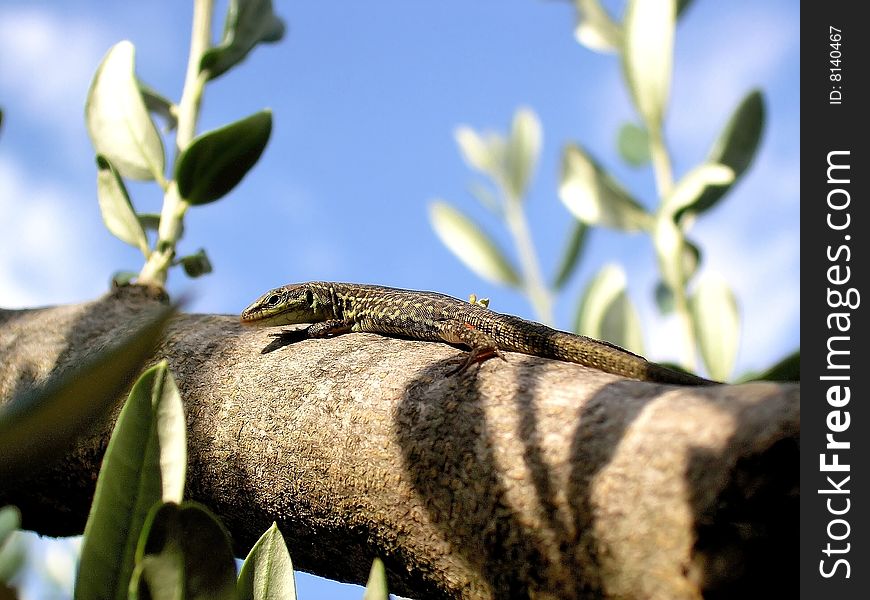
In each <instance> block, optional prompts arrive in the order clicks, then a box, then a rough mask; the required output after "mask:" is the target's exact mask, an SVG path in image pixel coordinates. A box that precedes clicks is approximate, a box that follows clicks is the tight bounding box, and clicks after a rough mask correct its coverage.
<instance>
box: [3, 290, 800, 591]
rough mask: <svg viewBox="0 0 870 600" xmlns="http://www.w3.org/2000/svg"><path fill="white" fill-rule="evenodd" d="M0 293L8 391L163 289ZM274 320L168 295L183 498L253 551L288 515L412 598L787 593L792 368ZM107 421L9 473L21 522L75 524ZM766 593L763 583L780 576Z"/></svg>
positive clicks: (71, 529) (792, 550)
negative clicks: (673, 367)
mask: <svg viewBox="0 0 870 600" xmlns="http://www.w3.org/2000/svg"><path fill="white" fill-rule="evenodd" d="M153 303H154V300H150V299H148V298H145V297H143V296H142V294H141V291H139V290H138V289H137V288H135V287H133V288H122V289H121V290H118V291H117V292H116V293H115V294H114V295H112V296H109V297H106V298H104V299H102V300H100V301H98V302H94V303H89V304H84V305H77V306H61V307H56V308H46V309H37V310H27V311H2V310H0V365H2V366H0V403H2V402H5V401H8V399H9V398H10V397H11V395H12V393H13V392H15V391H17V392H22V391H24V390H26V389H27V388H28V387H29V386H31V385H33V383H34V382H38V381H40V380H42V379H44V378H45V377H47V376H48V375H49V374H50V373H51V372H53V371H54V370H56V369H63V368H69V366H70V365H74V364H76V363H77V362H80V361H81V360H82V357H83V356H85V355H86V354H87V353H88V352H92V351H93V349H94V348H99V347H100V346H102V345H103V344H108V343H109V342H110V341H111V340H112V339H114V338H115V337H117V336H118V335H119V334H120V333H121V332H123V331H124V330H125V328H126V327H128V323H129V322H130V320H131V319H133V318H135V317H136V316H137V315H142V314H143V312H144V311H147V310H150V309H151V308H152V307H153V305H154V304H153ZM268 333H269V332H268V331H267V330H258V329H243V328H241V326H239V324H238V322H237V320H236V318H234V317H226V316H215V315H180V316H179V317H177V319H176V320H175V321H174V322H173V324H172V326H171V327H170V330H169V331H168V333H167V337H166V340H165V343H164V344H163V346H162V348H161V350H160V356H161V357H162V356H166V357H168V358H169V361H170V367H171V369H172V372H173V374H174V375H175V377H176V379H177V381H178V384H179V388H180V391H181V395H182V398H183V399H184V403H185V409H186V411H187V416H188V419H187V421H188V422H187V425H188V447H189V462H190V464H189V471H188V489H187V495H188V497H189V498H191V499H194V500H198V501H201V502H204V503H205V504H207V505H208V506H209V507H211V508H212V509H213V510H214V511H215V512H216V513H217V514H218V515H219V516H220V517H221V518H222V519H223V521H224V523H225V524H226V526H227V527H228V529H229V531H230V532H231V534H232V537H233V540H234V543H235V546H236V552H237V555H239V556H242V555H244V553H245V552H246V551H247V549H248V548H249V547H250V546H251V544H253V542H254V541H255V540H256V539H257V537H258V536H259V535H260V534H261V533H262V532H263V531H264V530H265V529H266V528H267V527H268V526H269V525H270V524H271V523H272V521H273V520H274V521H277V523H278V525H279V527H280V528H281V531H282V532H283V533H284V535H285V537H286V539H287V543H288V547H289V548H290V552H291V555H292V556H293V561H294V565H295V566H297V567H298V568H301V569H302V570H305V571H310V572H313V573H317V574H318V575H321V576H325V577H330V578H333V579H338V580H340V581H354V582H362V581H364V580H365V577H366V575H367V572H368V568H369V566H370V565H371V560H372V559H373V557H375V556H380V557H381V558H382V559H384V562H385V564H386V565H387V569H388V576H389V578H390V584H391V589H393V590H394V591H396V592H397V593H400V594H403V595H410V596H413V597H449V598H460V597H461V598H511V597H519V596H523V597H525V596H526V595H532V596H538V597H548V598H577V597H581V598H584V597H585V598H601V597H614V598H616V597H619V598H652V597H657V598H675V599H679V598H699V597H701V595H702V594H704V595H707V594H710V595H715V594H719V596H718V597H740V595H741V594H742V595H746V594H749V593H750V592H751V593H752V594H754V595H758V594H762V593H763V592H764V591H770V593H769V597H779V596H791V595H793V594H791V593H790V592H792V591H796V589H797V585H798V583H797V582H798V580H799V578H798V577H797V572H796V569H797V565H798V560H797V556H796V553H797V548H798V536H799V527H798V508H799V495H798V489H799V488H798V485H799V474H798V444H799V437H800V398H799V396H800V393H799V386H797V385H778V384H773V383H754V384H746V385H739V386H726V385H723V386H713V387H708V388H703V389H701V388H681V387H676V386H666V385H656V384H649V383H642V382H637V381H630V380H625V379H620V378H617V377H614V376H611V375H608V374H605V373H602V372H599V371H595V370H591V369H587V368H584V367H580V366H577V365H571V364H567V363H560V362H557V361H550V360H545V359H540V358H534V357H527V356H522V355H518V354H513V353H508V354H507V359H508V362H506V363H505V362H503V361H499V360H493V361H489V362H487V363H484V364H483V365H482V366H481V367H480V369H479V370H477V371H474V370H471V371H470V372H467V373H465V374H463V375H459V376H452V377H451V376H446V375H445V373H446V372H447V371H448V370H450V369H451V368H453V367H454V366H455V362H454V361H455V359H456V358H457V356H458V354H459V351H458V350H457V349H454V348H451V347H450V346H448V345H446V344H440V343H427V342H414V341H406V340H399V339H392V338H386V337H380V336H376V335H370V334H348V335H344V336H340V337H337V338H333V339H326V340H305V341H302V342H299V343H297V344H293V345H290V346H287V347H285V348H281V349H279V350H276V351H274V352H270V353H268V354H261V353H260V351H261V350H262V349H263V348H264V347H265V346H266V345H267V344H268V343H269V337H268ZM109 427H110V426H109V424H108V423H106V424H104V425H103V426H101V427H100V429H99V430H98V431H96V432H95V433H94V434H93V435H92V436H90V437H88V438H87V439H84V440H82V442H81V444H80V445H79V446H78V447H76V448H74V449H71V451H70V453H69V455H68V456H67V457H66V458H65V459H64V460H63V461H62V462H61V463H59V464H58V465H56V466H55V467H53V468H51V469H49V470H47V471H44V472H41V473H35V474H33V476H32V477H30V478H29V479H28V480H26V481H17V482H3V484H2V486H0V505H2V504H5V503H14V504H17V505H18V506H19V507H20V508H21V509H22V513H23V515H24V520H25V523H24V525H25V527H26V528H28V529H33V530H36V531H38V532H41V533H44V534H47V535H70V534H74V533H79V532H81V530H82V527H83V525H84V522H85V519H86V517H87V511H88V507H89V503H90V498H91V495H92V493H93V486H94V482H95V480H96V474H97V470H98V468H99V464H100V458H101V456H102V452H103V451H104V448H105V445H106V442H107V437H108V432H109ZM774 592H775V593H774Z"/></svg>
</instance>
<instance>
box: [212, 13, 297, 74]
mask: <svg viewBox="0 0 870 600" xmlns="http://www.w3.org/2000/svg"><path fill="white" fill-rule="evenodd" d="M285 29H286V28H285V26H284V21H282V20H281V19H280V18H279V17H278V16H277V15H275V13H274V11H273V10H272V0H230V4H229V7H228V8H227V17H226V20H225V21H224V35H223V40H222V41H221V43H220V44H219V45H217V46H215V47H214V48H212V49H210V50H208V51H207V52H206V53H205V54H203V56H202V61H200V64H199V68H200V70H203V71H205V70H208V78H209V79H215V78H216V77H219V76H221V75H223V74H224V73H226V72H227V71H228V70H230V69H231V68H232V67H234V66H235V65H237V64H239V63H240V62H242V61H243V60H244V59H245V57H246V56H247V55H248V53H249V52H250V51H251V50H253V49H254V46H256V45H257V44H259V43H272V42H277V41H279V40H281V38H283V37H284V31H285Z"/></svg>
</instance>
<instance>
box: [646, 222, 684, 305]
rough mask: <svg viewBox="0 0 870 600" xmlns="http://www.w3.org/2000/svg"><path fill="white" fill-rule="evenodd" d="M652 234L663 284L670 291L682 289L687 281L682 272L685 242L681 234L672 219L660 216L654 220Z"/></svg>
mask: <svg viewBox="0 0 870 600" xmlns="http://www.w3.org/2000/svg"><path fill="white" fill-rule="evenodd" d="M652 234H653V235H652V237H653V245H654V246H655V249H656V256H657V257H658V261H659V270H660V271H661V274H662V277H663V278H664V282H665V284H666V285H667V286H668V287H669V288H671V290H676V289H680V288H682V287H683V286H684V285H685V284H686V282H687V281H688V278H687V277H686V274H685V273H684V272H683V266H684V262H683V261H684V260H685V241H686V240H685V237H684V236H683V232H682V231H680V228H679V227H677V224H676V223H674V220H673V219H671V218H670V217H669V216H668V215H662V216H661V217H660V218H658V219H656V220H655V227H654V228H653V232H652Z"/></svg>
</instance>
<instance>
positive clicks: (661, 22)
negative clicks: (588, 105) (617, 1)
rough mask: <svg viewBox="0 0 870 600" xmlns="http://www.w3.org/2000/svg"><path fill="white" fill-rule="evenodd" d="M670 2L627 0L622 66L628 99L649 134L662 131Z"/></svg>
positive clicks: (673, 9)
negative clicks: (629, 92) (632, 103)
mask: <svg viewBox="0 0 870 600" xmlns="http://www.w3.org/2000/svg"><path fill="white" fill-rule="evenodd" d="M675 15H676V5H675V4H674V0H629V2H628V6H627V7H626V12H625V24H624V27H625V40H624V45H623V52H622V67H623V71H624V73H625V78H626V80H627V81H628V86H629V89H630V90H631V96H632V99H633V100H634V104H635V106H637V110H638V112H639V113H640V115H641V116H642V117H643V120H644V122H645V123H646V127H647V130H649V131H650V132H651V134H652V135H659V134H660V132H661V129H662V127H661V126H662V122H663V120H664V114H665V109H666V108H667V105H668V96H669V94H670V87H671V68H672V63H673V55H674V20H675Z"/></svg>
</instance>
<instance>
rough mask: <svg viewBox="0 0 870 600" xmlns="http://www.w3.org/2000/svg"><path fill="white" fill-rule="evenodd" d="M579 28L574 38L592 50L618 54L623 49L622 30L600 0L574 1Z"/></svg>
mask: <svg viewBox="0 0 870 600" xmlns="http://www.w3.org/2000/svg"><path fill="white" fill-rule="evenodd" d="M574 6H575V7H576V8H577V28H576V29H575V30H574V37H575V38H577V41H578V42H579V43H581V44H583V45H584V46H586V47H587V48H589V49H590V50H594V51H596V52H616V51H617V50H618V49H619V48H621V47H622V28H621V27H620V26H619V24H618V23H616V22H615V21H614V20H613V19H612V18H611V17H610V15H609V14H608V13H607V11H606V10H605V9H604V7H603V6H601V3H600V2H599V1H598V0H574Z"/></svg>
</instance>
